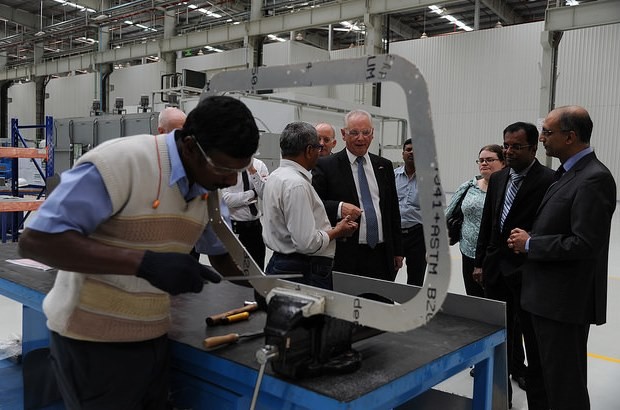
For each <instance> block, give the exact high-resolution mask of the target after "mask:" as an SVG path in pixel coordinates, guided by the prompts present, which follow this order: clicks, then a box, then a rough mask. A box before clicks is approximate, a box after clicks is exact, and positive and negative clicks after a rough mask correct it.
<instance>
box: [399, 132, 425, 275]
mask: <svg viewBox="0 0 620 410" xmlns="http://www.w3.org/2000/svg"><path fill="white" fill-rule="evenodd" d="M403 161H404V162H405V164H404V165H402V166H400V167H398V168H396V169H395V170H394V177H395V178H396V192H397V193H398V206H399V208H400V228H401V233H402V235H403V250H404V255H405V258H406V263H407V284H409V285H416V286H422V283H423V282H424V272H425V271H426V246H425V245H424V230H423V228H422V214H421V213H420V199H419V198H418V180H417V179H416V173H415V160H414V158H413V145H412V144H411V138H409V139H408V140H407V141H405V143H404V144H403Z"/></svg>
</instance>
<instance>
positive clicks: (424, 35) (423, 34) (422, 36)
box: [420, 31, 428, 38]
mask: <svg viewBox="0 0 620 410" xmlns="http://www.w3.org/2000/svg"><path fill="white" fill-rule="evenodd" d="M420 38H428V36H427V35H426V31H425V32H424V33H422V35H421V36H420Z"/></svg>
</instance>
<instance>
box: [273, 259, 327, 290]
mask: <svg viewBox="0 0 620 410" xmlns="http://www.w3.org/2000/svg"><path fill="white" fill-rule="evenodd" d="M333 264H334V260H333V259H332V258H327V257H323V256H308V255H302V254H300V253H292V254H289V255H285V254H283V253H278V252H274V253H273V255H272V256H271V259H269V263H268V264H267V269H265V273H266V274H267V275H270V274H271V275H286V274H292V273H298V274H299V273H301V274H302V275H303V278H299V279H291V281H294V282H299V283H304V284H306V285H310V286H316V287H317V288H323V289H329V290H331V289H332V288H333V286H332V267H333Z"/></svg>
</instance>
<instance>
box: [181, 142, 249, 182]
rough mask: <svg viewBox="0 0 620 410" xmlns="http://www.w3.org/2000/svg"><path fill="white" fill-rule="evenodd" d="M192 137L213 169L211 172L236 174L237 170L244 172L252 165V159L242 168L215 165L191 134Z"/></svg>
mask: <svg viewBox="0 0 620 410" xmlns="http://www.w3.org/2000/svg"><path fill="white" fill-rule="evenodd" d="M192 138H193V139H194V142H195V143H196V146H197V147H198V149H199V150H200V153H201V154H202V156H203V157H204V159H205V161H207V164H209V166H210V167H211V168H212V169H213V173H214V174H217V175H231V174H237V173H239V172H244V171H247V169H248V168H250V166H251V165H252V160H250V163H249V164H248V165H246V166H245V167H243V168H239V169H235V168H228V167H222V166H220V165H216V164H215V162H213V160H212V159H211V158H210V157H209V156H208V155H207V153H206V152H205V151H204V150H203V149H202V147H201V146H200V144H199V143H198V140H197V139H196V137H195V136H193V135H192Z"/></svg>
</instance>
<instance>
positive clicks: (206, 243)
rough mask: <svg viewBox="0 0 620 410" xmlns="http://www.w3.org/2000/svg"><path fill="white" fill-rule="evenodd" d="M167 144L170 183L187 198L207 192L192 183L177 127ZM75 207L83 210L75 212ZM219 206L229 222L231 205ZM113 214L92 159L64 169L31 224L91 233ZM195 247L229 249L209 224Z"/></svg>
mask: <svg viewBox="0 0 620 410" xmlns="http://www.w3.org/2000/svg"><path fill="white" fill-rule="evenodd" d="M166 145H167V147H168V153H169V154H168V155H169V160H170V165H171V172H170V181H169V185H170V186H172V185H174V184H177V185H178V187H179V190H180V191H181V194H183V197H184V198H185V200H186V201H189V200H191V199H193V198H195V197H197V196H199V195H202V194H204V193H207V192H208V190H207V189H205V188H204V187H202V186H200V185H199V184H192V185H191V186H190V185H189V181H188V179H187V174H186V173H185V168H183V163H182V162H181V157H180V156H179V151H178V150H177V147H176V143H175V141H174V131H173V132H171V133H169V134H168V135H167V136H166ZM76 209H79V210H80V211H79V212H75V210H76ZM220 210H221V212H222V215H223V216H224V218H225V219H226V221H227V222H229V220H230V213H229V211H228V207H226V205H225V204H224V203H222V204H220ZM111 216H112V200H111V199H110V195H109V194H108V191H107V189H106V187H105V185H104V183H103V179H102V178H101V174H99V171H98V170H97V168H96V167H95V166H94V165H93V164H92V163H84V164H80V165H78V166H77V167H75V168H72V169H70V170H68V171H65V172H63V173H62V181H61V183H60V184H58V186H57V187H56V189H55V190H54V195H50V196H49V197H48V198H47V199H46V200H45V202H43V204H42V205H41V207H40V208H39V210H38V211H37V213H36V214H35V216H34V217H33V219H32V220H31V221H29V224H28V227H29V228H31V229H34V230H37V231H41V232H46V233H60V232H65V231H70V230H72V231H77V232H80V233H82V234H84V235H90V234H91V233H93V232H94V231H95V229H97V227H98V226H99V225H100V224H101V223H103V222H104V221H106V220H108V219H109V218H110V217H111ZM196 250H197V251H198V252H200V253H205V254H207V255H222V254H225V253H227V252H228V251H227V250H226V247H225V246H224V244H223V243H222V242H220V240H219V239H218V238H217V235H216V234H215V232H213V230H212V229H211V227H210V225H207V228H206V229H205V230H204V232H203V234H202V236H201V237H200V239H199V240H198V242H197V243H196Z"/></svg>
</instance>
